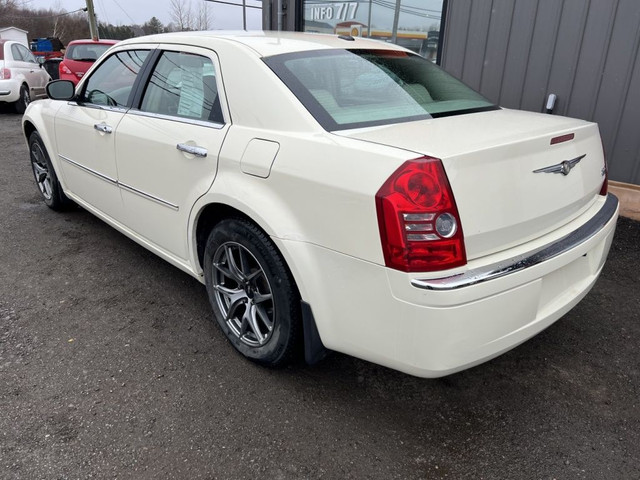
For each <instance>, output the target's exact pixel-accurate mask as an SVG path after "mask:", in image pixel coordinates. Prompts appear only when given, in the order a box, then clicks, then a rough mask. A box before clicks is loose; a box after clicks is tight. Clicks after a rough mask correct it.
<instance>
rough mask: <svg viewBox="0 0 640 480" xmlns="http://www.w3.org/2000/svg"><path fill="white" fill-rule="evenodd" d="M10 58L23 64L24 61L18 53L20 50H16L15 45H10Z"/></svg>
mask: <svg viewBox="0 0 640 480" xmlns="http://www.w3.org/2000/svg"><path fill="white" fill-rule="evenodd" d="M11 56H12V57H13V60H14V61H16V62H24V59H23V58H22V53H21V52H20V49H19V48H18V45H17V44H13V45H11Z"/></svg>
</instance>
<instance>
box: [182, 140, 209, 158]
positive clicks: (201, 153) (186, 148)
mask: <svg viewBox="0 0 640 480" xmlns="http://www.w3.org/2000/svg"><path fill="white" fill-rule="evenodd" d="M176 148H177V149H178V150H180V151H181V152H185V153H190V154H191V155H195V156H196V157H206V156H207V149H206V148H204V147H196V146H195V145H187V144H186V143H179V144H178V145H176Z"/></svg>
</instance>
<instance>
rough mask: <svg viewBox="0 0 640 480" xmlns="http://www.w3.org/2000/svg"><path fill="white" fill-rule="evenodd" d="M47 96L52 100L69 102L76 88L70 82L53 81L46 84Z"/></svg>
mask: <svg viewBox="0 0 640 480" xmlns="http://www.w3.org/2000/svg"><path fill="white" fill-rule="evenodd" d="M46 90H47V96H48V97H49V98H51V99H53V100H71V99H72V98H73V97H74V95H75V93H76V92H75V90H76V87H75V85H74V84H73V82H72V81H71V80H54V81H53V82H49V83H47V86H46Z"/></svg>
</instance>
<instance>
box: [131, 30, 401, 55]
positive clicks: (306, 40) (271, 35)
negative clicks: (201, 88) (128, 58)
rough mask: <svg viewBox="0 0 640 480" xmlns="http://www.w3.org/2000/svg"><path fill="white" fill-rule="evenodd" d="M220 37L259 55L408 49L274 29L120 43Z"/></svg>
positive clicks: (209, 42)
mask: <svg viewBox="0 0 640 480" xmlns="http://www.w3.org/2000/svg"><path fill="white" fill-rule="evenodd" d="M220 41H229V42H234V43H236V44H240V45H243V46H245V47H247V48H248V49H250V50H253V51H254V52H256V53H257V54H258V55H260V56H263V57H267V56H271V55H278V54H282V53H293V52H304V51H309V50H324V49H335V48H344V49H347V48H348V49H377V50H380V49H383V50H403V51H409V50H406V49H404V48H402V47H398V46H397V45H394V44H389V43H385V42H381V41H379V40H371V39H367V38H361V37H348V36H344V35H341V36H338V35H327V34H321V33H304V32H277V31H248V32H247V31H223V30H217V31H206V32H176V33H162V34H158V35H149V36H146V37H136V38H132V39H129V40H124V41H123V42H121V43H120V45H122V46H125V45H128V44H136V43H156V42H157V43H179V44H190V45H199V46H203V47H214V46H215V45H216V43H218V42H220Z"/></svg>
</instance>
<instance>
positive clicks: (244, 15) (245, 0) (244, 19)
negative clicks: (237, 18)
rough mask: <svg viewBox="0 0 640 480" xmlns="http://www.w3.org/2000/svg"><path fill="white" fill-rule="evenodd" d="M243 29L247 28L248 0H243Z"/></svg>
mask: <svg viewBox="0 0 640 480" xmlns="http://www.w3.org/2000/svg"><path fill="white" fill-rule="evenodd" d="M242 29H243V30H246V29H247V0H242Z"/></svg>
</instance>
